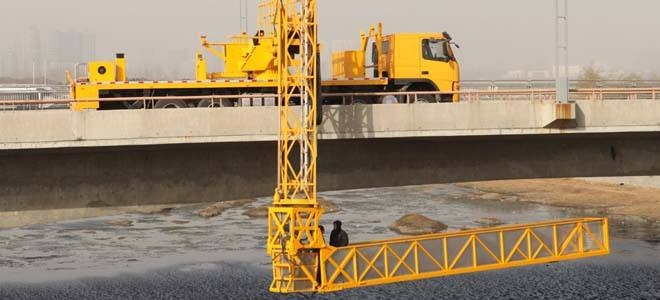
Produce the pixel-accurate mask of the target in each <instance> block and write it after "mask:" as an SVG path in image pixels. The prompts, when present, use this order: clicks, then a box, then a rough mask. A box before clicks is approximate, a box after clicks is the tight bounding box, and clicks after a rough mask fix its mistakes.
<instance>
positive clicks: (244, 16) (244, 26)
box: [238, 0, 250, 33]
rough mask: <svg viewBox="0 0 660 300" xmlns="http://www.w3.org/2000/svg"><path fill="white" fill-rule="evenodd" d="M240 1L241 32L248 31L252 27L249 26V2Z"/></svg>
mask: <svg viewBox="0 0 660 300" xmlns="http://www.w3.org/2000/svg"><path fill="white" fill-rule="evenodd" d="M238 1H239V10H240V16H241V17H240V19H239V23H240V27H241V32H243V33H247V32H248V31H249V30H250V29H249V28H248V3H247V0H238Z"/></svg>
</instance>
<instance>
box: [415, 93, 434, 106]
mask: <svg viewBox="0 0 660 300" xmlns="http://www.w3.org/2000/svg"><path fill="white" fill-rule="evenodd" d="M436 102H437V101H436V100H435V96H433V95H418V96H417V100H416V101H415V103H420V104H422V103H436Z"/></svg>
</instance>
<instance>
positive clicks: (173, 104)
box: [154, 100, 188, 109]
mask: <svg viewBox="0 0 660 300" xmlns="http://www.w3.org/2000/svg"><path fill="white" fill-rule="evenodd" d="M186 107H188V105H186V102H184V101H182V100H159V101H158V102H156V105H154V108H157V109H160V108H186Z"/></svg>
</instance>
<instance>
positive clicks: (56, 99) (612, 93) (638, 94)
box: [0, 88, 660, 110]
mask: <svg viewBox="0 0 660 300" xmlns="http://www.w3.org/2000/svg"><path fill="white" fill-rule="evenodd" d="M454 94H458V95H459V98H460V101H495V100H521V101H522V100H532V101H544V100H545V101H551V100H555V90H554V89H520V90H463V91H460V92H396V93H392V92H382V93H326V94H324V95H323V96H324V97H326V98H339V99H341V103H336V104H343V105H351V104H361V103H363V102H362V101H360V100H361V99H366V98H369V99H375V100H374V101H373V102H371V103H374V104H375V103H379V102H378V99H380V98H382V97H385V96H393V97H395V98H396V99H397V101H398V103H401V104H415V103H428V102H436V101H437V100H438V99H441V98H442V96H448V95H454ZM0 95H1V93H0ZM67 96H68V95H67ZM658 98H660V88H607V89H606V88H602V89H573V90H571V92H570V100H571V101H575V100H594V101H597V100H629V101H634V100H658ZM276 99H277V95H276V94H241V95H209V96H163V97H122V98H102V99H68V97H63V95H62V94H55V93H51V94H48V95H46V94H42V97H41V99H39V98H37V99H33V100H31V99H13V98H10V99H6V98H5V99H3V98H1V97H0V110H44V109H68V108H70V107H71V106H72V104H74V103H76V102H77V103H86V102H87V103H89V102H99V103H123V102H125V103H131V104H135V103H138V104H139V105H137V106H135V107H138V108H139V109H151V108H154V107H156V104H157V103H158V101H161V100H164V101H181V102H184V103H186V105H185V107H197V104H198V103H200V102H201V101H202V100H207V101H206V102H205V107H206V106H208V107H252V106H275V105H277V100H276Z"/></svg>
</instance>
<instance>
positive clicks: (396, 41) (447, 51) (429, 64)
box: [324, 24, 460, 103]
mask: <svg viewBox="0 0 660 300" xmlns="http://www.w3.org/2000/svg"><path fill="white" fill-rule="evenodd" d="M360 39H361V47H360V49H359V50H351V51H343V52H337V53H333V55H332V77H333V80H329V81H325V82H324V87H328V88H330V89H331V87H339V88H340V89H335V91H342V92H359V91H367V90H365V88H364V87H362V88H360V86H369V85H374V81H373V80H367V77H368V76H367V72H366V70H367V68H371V69H373V70H374V72H373V77H372V79H375V80H381V81H382V83H383V84H385V85H386V86H384V87H383V89H382V90H373V89H372V90H371V91H378V92H404V91H440V92H448V93H449V94H446V95H442V96H439V97H437V98H438V99H435V97H433V96H425V97H426V98H424V99H422V100H423V102H436V101H443V102H452V101H458V100H459V97H458V94H451V92H455V91H458V90H459V89H460V71H459V65H458V62H457V60H456V56H455V55H454V51H453V49H452V47H451V46H452V45H455V44H454V43H453V42H452V38H451V36H450V35H449V34H448V33H446V32H443V33H395V34H392V35H387V36H384V35H383V25H382V24H378V27H377V28H376V27H373V26H372V27H371V28H370V30H369V33H366V34H365V33H362V34H361V36H360ZM370 39H373V40H374V41H373V43H372V49H371V59H372V65H367V64H366V56H367V50H368V49H367V48H368V46H369V41H370ZM341 79H345V80H341ZM346 80H349V81H348V82H346ZM361 81H362V82H361ZM356 82H357V84H356ZM347 89H348V91H347ZM390 98H391V97H390ZM367 102H368V103H383V99H382V98H379V99H372V100H371V101H367Z"/></svg>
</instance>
